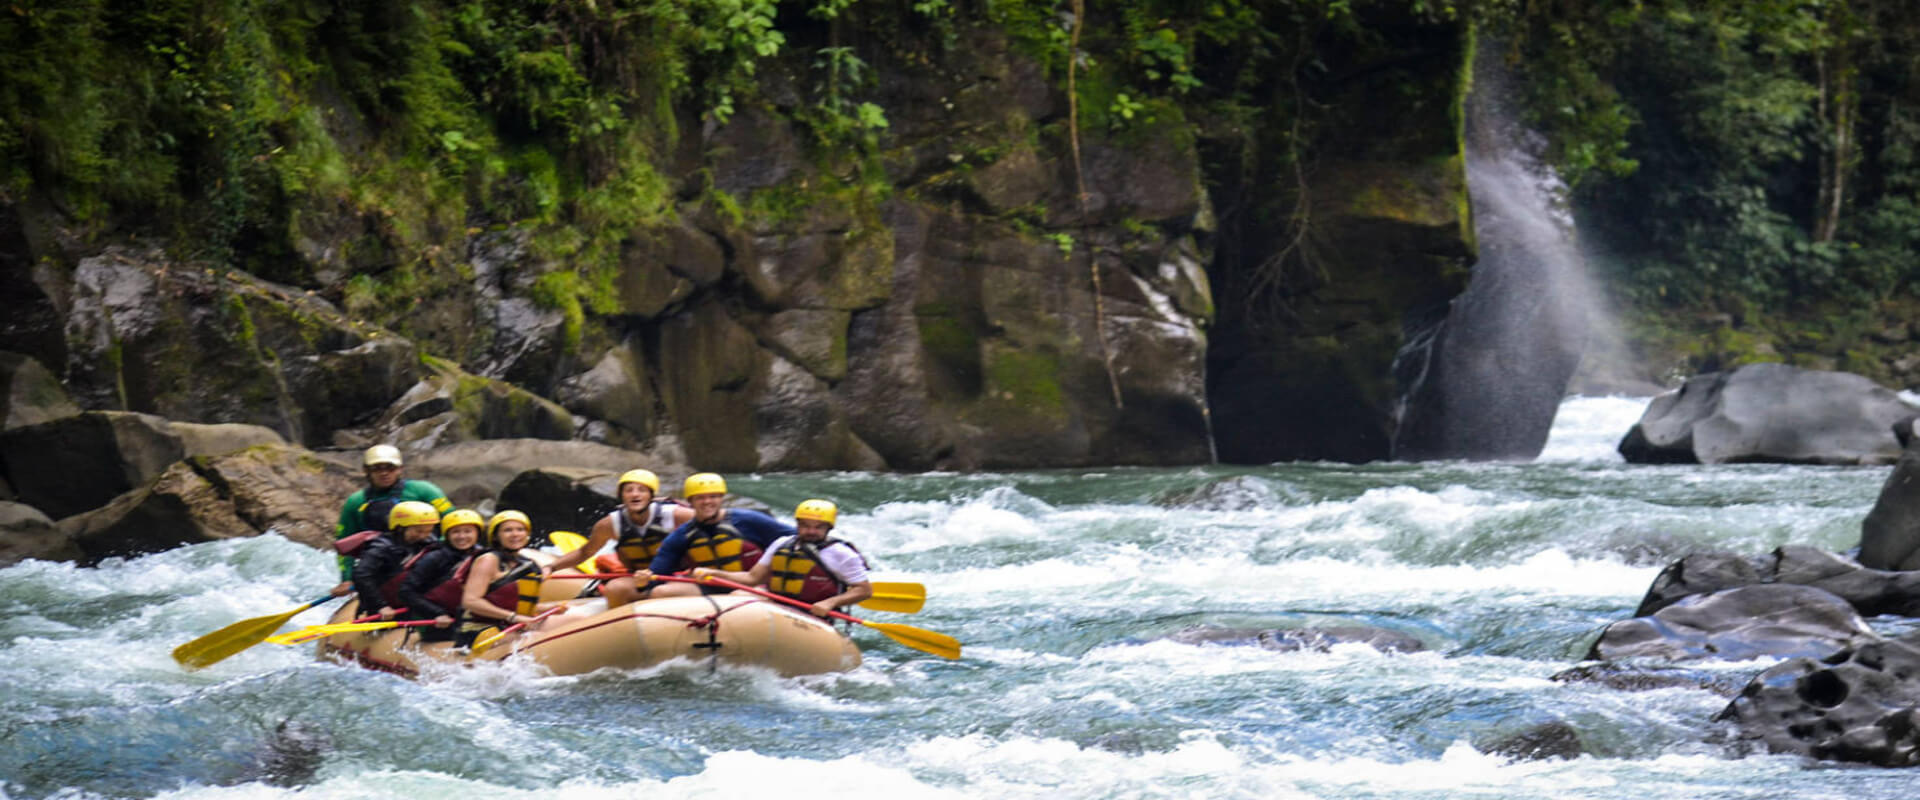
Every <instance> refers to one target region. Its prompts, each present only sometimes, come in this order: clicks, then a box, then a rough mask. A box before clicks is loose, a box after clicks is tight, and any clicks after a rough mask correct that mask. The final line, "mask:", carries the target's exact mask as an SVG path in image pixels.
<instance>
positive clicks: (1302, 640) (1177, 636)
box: [1167, 625, 1427, 653]
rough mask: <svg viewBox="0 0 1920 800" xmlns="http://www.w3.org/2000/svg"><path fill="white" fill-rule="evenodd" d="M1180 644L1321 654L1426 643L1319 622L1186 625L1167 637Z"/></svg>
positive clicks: (1396, 649)
mask: <svg viewBox="0 0 1920 800" xmlns="http://www.w3.org/2000/svg"><path fill="white" fill-rule="evenodd" d="M1167 639H1168V640H1170V641H1175V642H1180V643H1182V644H1219V645H1235V646H1246V647H1260V648H1263V649H1266V650H1274V651H1278V652H1282V653H1292V652H1298V651H1302V650H1311V651H1314V652H1320V653H1324V652H1327V651H1329V650H1331V649H1333V647H1334V645H1341V644H1364V645H1367V646H1368V647H1372V648H1373V649H1375V650H1379V651H1380V652H1383V653H1418V652H1421V651H1424V650H1426V649H1427V646H1426V643H1424V642H1422V641H1420V640H1419V639H1416V638H1414V637H1412V636H1408V635H1406V634H1404V633H1400V632H1399V631H1392V630H1387V629H1385V628H1376V627H1372V626H1368V625H1321V626H1309V627H1303V628H1267V629H1252V628H1219V627H1214V626H1209V625H1202V626H1196V627H1192V628H1187V629H1185V630H1181V631H1178V632H1175V633H1173V634H1172V635H1170V636H1168V637H1167Z"/></svg>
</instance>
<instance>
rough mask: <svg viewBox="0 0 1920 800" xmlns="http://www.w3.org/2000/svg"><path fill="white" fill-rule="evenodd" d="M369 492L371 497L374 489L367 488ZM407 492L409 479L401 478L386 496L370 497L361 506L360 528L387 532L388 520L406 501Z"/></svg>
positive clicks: (389, 489) (394, 483)
mask: <svg viewBox="0 0 1920 800" xmlns="http://www.w3.org/2000/svg"><path fill="white" fill-rule="evenodd" d="M367 491H368V492H369V495H370V494H371V492H372V491H373V487H371V486H369V487H367ZM406 492H407V479H406V478H401V479H400V480H397V481H394V482H393V486H391V487H389V488H388V489H387V491H386V493H385V494H382V495H380V496H379V497H372V496H368V498H367V501H366V502H364V503H361V504H360V527H361V528H362V529H364V530H370V531H384V530H386V529H387V518H388V517H391V516H393V507H394V506H397V505H400V504H401V503H402V502H405V501H406V499H407V497H406ZM348 533H352V531H348Z"/></svg>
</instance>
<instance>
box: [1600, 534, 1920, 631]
mask: <svg viewBox="0 0 1920 800" xmlns="http://www.w3.org/2000/svg"><path fill="white" fill-rule="evenodd" d="M1755 584H1793V585H1800V586H1811V587H1813V588H1816V589H1821V590H1824V591H1827V592H1831V593H1833V594H1834V595H1836V596H1838V597H1840V598H1841V599H1843V600H1845V601H1847V603H1848V604H1849V605H1851V606H1853V609H1854V611H1856V612H1858V613H1859V614H1861V615H1863V616H1878V615H1880V614H1901V615H1906V616H1916V615H1920V572H1895V571H1888V570H1876V569H1868V568H1866V567H1863V566H1861V565H1860V564H1859V563H1858V562H1855V561H1852V560H1850V559H1847V558H1846V557H1844V556H1840V555H1837V554H1834V553H1829V552H1827V551H1825V550H1820V549H1818V548H1813V547H1806V546H1803V545H1785V546H1782V547H1778V548H1775V549H1774V550H1773V552H1772V553H1770V554H1768V555H1765V556H1760V557H1756V558H1743V557H1741V556H1737V555H1734V554H1732V553H1728V552H1724V551H1708V552H1701V553H1690V554H1688V555H1687V556H1686V557H1685V558H1682V559H1680V560H1679V561H1675V562H1673V563H1672V564H1669V565H1667V568H1666V569H1664V570H1661V572H1660V574H1659V576H1657V577H1655V578H1654V580H1653V585H1652V586H1650V587H1648V589H1647V594H1646V597H1645V598H1643V599H1642V600H1641V601H1640V608H1639V609H1638V610H1636V611H1635V612H1634V616H1636V617H1644V616H1647V615H1649V614H1652V613H1654V612H1656V611H1659V610H1660V609H1663V608H1666V607H1667V606H1670V605H1673V604H1674V603H1677V602H1679V601H1680V600H1682V599H1685V598H1687V597H1692V596H1695V595H1701V594H1709V593H1712V592H1717V591H1720V590H1722V589H1731V588H1734V587H1737V586H1750V585H1755Z"/></svg>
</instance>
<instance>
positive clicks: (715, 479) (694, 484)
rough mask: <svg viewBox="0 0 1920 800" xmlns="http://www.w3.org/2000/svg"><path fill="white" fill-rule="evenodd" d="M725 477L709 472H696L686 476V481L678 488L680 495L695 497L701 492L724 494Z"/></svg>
mask: <svg viewBox="0 0 1920 800" xmlns="http://www.w3.org/2000/svg"><path fill="white" fill-rule="evenodd" d="M726 493H727V479H726V478H722V477H720V476H719V475H715V474H713V473H711V472H696V473H694V474H692V475H688V476H687V483H686V485H685V486H684V487H682V488H681V489H680V496H681V497H696V496H699V495H703V494H726Z"/></svg>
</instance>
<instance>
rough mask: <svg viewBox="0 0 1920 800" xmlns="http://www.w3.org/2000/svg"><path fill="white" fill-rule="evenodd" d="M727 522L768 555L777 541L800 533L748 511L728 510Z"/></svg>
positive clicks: (784, 524) (763, 515)
mask: <svg viewBox="0 0 1920 800" xmlns="http://www.w3.org/2000/svg"><path fill="white" fill-rule="evenodd" d="M727 521H728V522H731V523H733V527H734V529H735V530H738V531H739V532H740V535H741V536H744V537H746V539H747V541H749V542H753V544H754V546H755V547H758V548H760V551H761V552H762V553H767V554H771V553H772V547H773V543H774V542H775V541H778V540H779V539H781V538H782V537H787V536H792V535H794V534H797V533H799V531H797V530H794V528H793V526H792V525H788V524H786V523H784V522H781V521H780V520H777V519H774V518H773V517H770V516H767V515H766V514H762V513H760V512H758V511H752V510H748V509H730V510H728V511H727Z"/></svg>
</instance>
